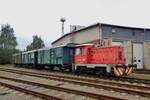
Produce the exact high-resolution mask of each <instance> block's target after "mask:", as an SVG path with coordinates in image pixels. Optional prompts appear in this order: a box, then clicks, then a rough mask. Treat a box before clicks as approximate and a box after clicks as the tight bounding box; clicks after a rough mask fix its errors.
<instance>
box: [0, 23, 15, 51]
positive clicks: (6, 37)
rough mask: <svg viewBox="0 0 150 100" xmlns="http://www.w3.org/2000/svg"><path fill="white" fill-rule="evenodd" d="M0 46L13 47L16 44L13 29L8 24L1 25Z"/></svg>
mask: <svg viewBox="0 0 150 100" xmlns="http://www.w3.org/2000/svg"><path fill="white" fill-rule="evenodd" d="M0 33H1V34H0V48H4V49H14V48H16V46H17V41H16V37H15V35H14V29H13V28H11V26H10V25H9V24H6V25H2V26H1V32H0Z"/></svg>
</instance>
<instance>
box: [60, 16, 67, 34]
mask: <svg viewBox="0 0 150 100" xmlns="http://www.w3.org/2000/svg"><path fill="white" fill-rule="evenodd" d="M60 21H61V22H62V35H64V22H65V21H66V18H65V17H62V18H61V19H60Z"/></svg>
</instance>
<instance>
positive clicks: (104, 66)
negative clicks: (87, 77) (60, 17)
mask: <svg viewBox="0 0 150 100" xmlns="http://www.w3.org/2000/svg"><path fill="white" fill-rule="evenodd" d="M13 58H14V64H15V65H18V64H19V65H21V66H22V65H28V66H34V67H40V68H45V67H46V66H47V67H49V68H50V69H51V70H53V68H54V67H58V68H59V70H61V71H63V70H66V69H69V71H72V72H75V73H89V72H90V73H94V74H104V75H106V74H107V75H108V74H109V75H112V74H113V75H115V76H118V77H120V76H126V75H129V74H131V72H132V70H133V67H134V66H135V65H132V64H128V65H126V64H125V57H124V48H123V47H120V46H110V47H95V45H93V44H82V45H72V44H68V45H66V46H59V47H55V48H47V49H38V50H33V51H27V52H23V53H20V54H15V55H13ZM20 59H21V60H20Z"/></svg>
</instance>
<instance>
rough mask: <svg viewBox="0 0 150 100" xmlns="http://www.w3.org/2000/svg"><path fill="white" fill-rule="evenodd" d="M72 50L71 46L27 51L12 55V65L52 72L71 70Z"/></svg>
mask: <svg viewBox="0 0 150 100" xmlns="http://www.w3.org/2000/svg"><path fill="white" fill-rule="evenodd" d="M73 56H74V48H73V47H72V45H71V44H68V45H66V46H61V47H55V48H44V49H37V50H32V51H27V52H23V53H19V54H14V55H13V63H14V64H15V65H16V66H18V65H20V66H31V67H35V68H45V67H49V68H50V69H51V70H53V68H54V67H58V68H59V69H60V70H65V69H69V70H72V67H71V66H72V63H73V61H74V60H73Z"/></svg>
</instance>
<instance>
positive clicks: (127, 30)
mask: <svg viewBox="0 0 150 100" xmlns="http://www.w3.org/2000/svg"><path fill="white" fill-rule="evenodd" d="M67 43H77V44H83V43H94V44H100V45H102V46H103V45H104V46H109V45H120V46H124V48H125V58H126V59H125V61H126V63H127V64H128V63H133V64H137V68H138V69H150V61H149V59H150V29H148V28H137V27H126V26H119V25H111V24H104V23H96V24H94V25H90V26H88V27H82V28H81V27H80V28H79V29H78V27H74V28H72V30H71V32H70V33H67V34H64V35H63V36H61V37H60V38H58V39H57V40H55V41H54V42H52V46H53V47H55V46H60V45H66V44H67Z"/></svg>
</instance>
